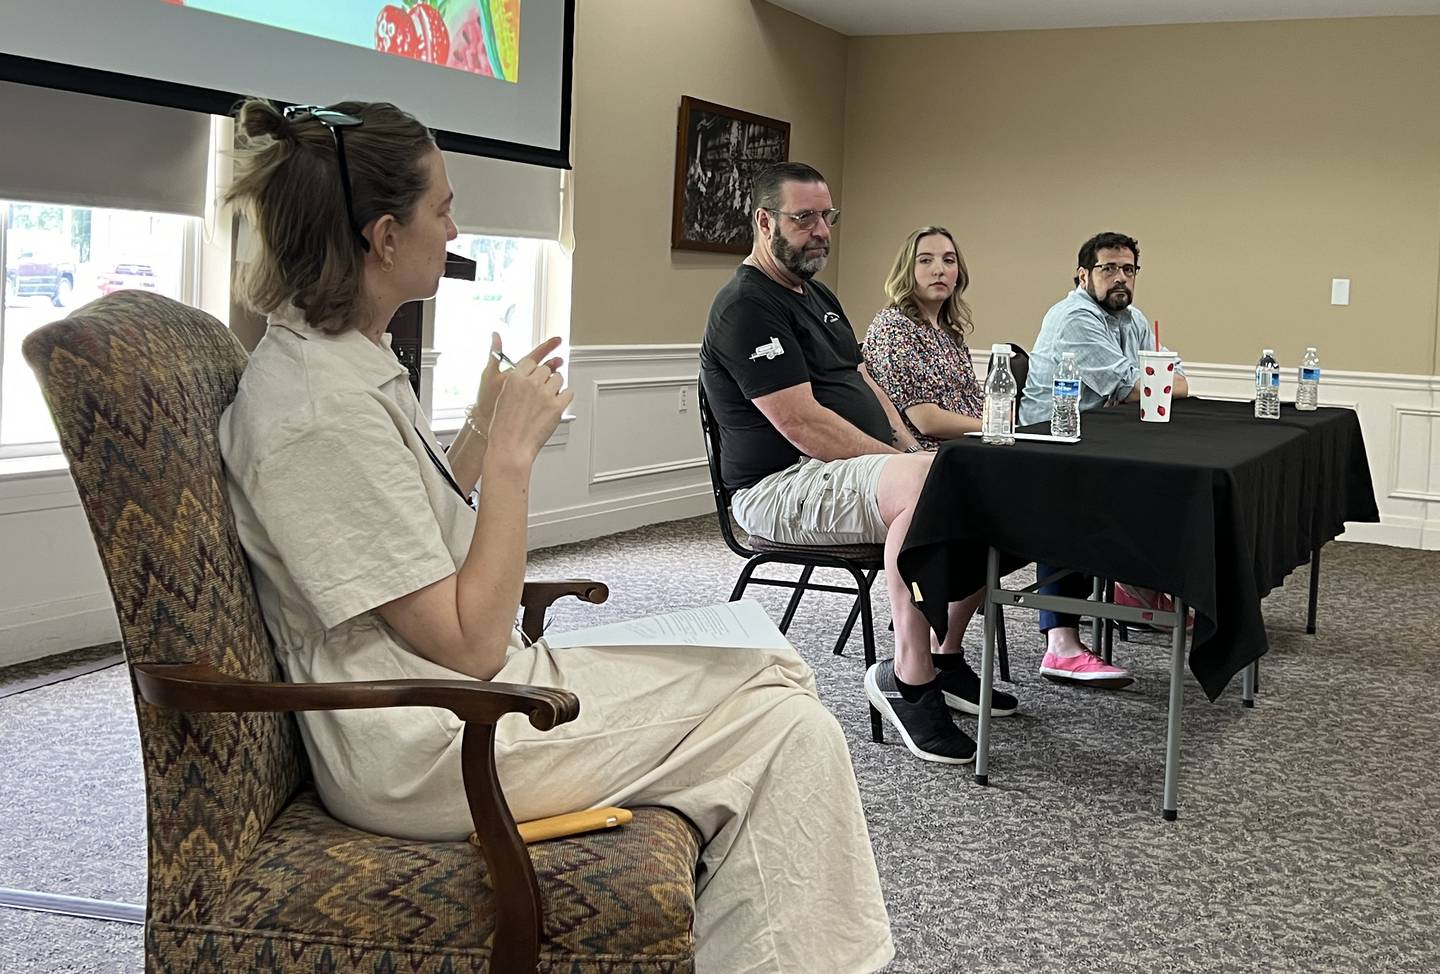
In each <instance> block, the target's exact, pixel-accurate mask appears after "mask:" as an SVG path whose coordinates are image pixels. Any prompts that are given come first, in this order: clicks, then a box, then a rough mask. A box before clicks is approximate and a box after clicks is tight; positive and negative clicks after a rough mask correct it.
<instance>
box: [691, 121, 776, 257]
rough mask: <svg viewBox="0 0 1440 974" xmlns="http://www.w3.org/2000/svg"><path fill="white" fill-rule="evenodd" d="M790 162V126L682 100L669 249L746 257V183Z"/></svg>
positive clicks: (748, 213)
mask: <svg viewBox="0 0 1440 974" xmlns="http://www.w3.org/2000/svg"><path fill="white" fill-rule="evenodd" d="M789 159H790V123H789V122H785V121H781V120H780V119H777V118H767V117H766V116H764V115H756V114H755V113H754V112H746V111H742V110H740V109H738V108H728V107H726V106H724V105H717V104H715V103H714V102H708V101H701V100H700V99H698V98H692V97H690V96H689V95H684V96H682V97H681V99H680V120H679V124H678V125H677V126H676V139H675V196H674V201H673V205H672V209H671V215H670V247H671V249H673V250H705V251H710V252H713V253H722V254H747V253H749V252H750V245H751V236H752V233H753V228H752V227H751V208H750V183H751V180H753V179H754V177H755V173H756V172H758V171H759V170H761V169H763V168H764V167H765V166H768V165H771V164H772V163H776V162H787V161H789Z"/></svg>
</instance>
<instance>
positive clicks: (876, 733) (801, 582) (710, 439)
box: [696, 377, 885, 744]
mask: <svg viewBox="0 0 1440 974" xmlns="http://www.w3.org/2000/svg"><path fill="white" fill-rule="evenodd" d="M696 388H697V390H698V395H697V396H696V399H697V401H698V403H699V406H700V410H699V411H700V431H701V432H702V433H703V434H704V439H705V459H706V461H707V463H708V464H709V467H710V487H711V492H712V493H713V494H714V497H715V514H716V517H717V519H718V520H719V522H720V536H721V537H723V538H724V539H725V546H726V547H727V548H729V549H730V550H731V551H733V552H735V554H737V555H739V556H740V557H741V558H744V559H745V567H744V568H742V569H741V570H740V577H739V578H738V579H736V581H735V587H734V588H733V589H731V591H730V601H731V602H734V601H736V600H737V599H739V598H740V597H741V596H742V595H744V594H745V589H746V588H747V587H748V586H750V585H770V586H773V587H776V588H788V589H790V590H791V594H790V600H789V602H787V603H786V605H785V612H784V613H783V614H782V615H781V617H780V623H779V629H780V631H781V632H782V633H783V632H786V631H788V630H789V628H790V623H791V621H792V620H793V619H794V618H795V610H796V609H797V608H799V606H800V599H801V598H802V597H803V596H804V595H805V593H806V592H835V593H837V594H841V595H853V596H855V602H854V604H853V605H852V606H851V607H850V614H849V616H848V617H847V618H846V620H845V625H844V627H843V628H842V629H841V630H840V636H839V638H838V639H836V640H835V648H834V649H833V650H832V653H833V654H834V655H836V656H843V655H845V645H846V644H847V643H848V642H849V641H850V634H851V633H852V632H853V631H854V629H855V622H856V620H857V619H859V620H860V633H861V639H862V642H863V644H864V651H865V669H866V670H869V668H870V667H871V666H874V665H875V623H874V613H873V611H872V608H871V604H870V589H871V586H872V585H873V584H874V582H875V577H876V576H877V575H878V574H880V572H881V571H882V570H883V569H884V567H885V565H884V561H883V555H879V556H877V557H875V558H863V557H855V556H854V555H848V556H847V555H846V554H841V553H839V551H854V549H855V547H856V546H854V545H837V546H835V548H836V549H838V550H828V551H827V550H826V546H822V545H815V546H808V545H787V544H780V543H779V542H774V541H769V540H768V539H762V538H758V537H753V536H752V537H750V538H748V539H747V540H749V541H750V545H754V547H751V546H749V545H746V544H743V543H741V541H740V539H739V537H738V536H737V535H736V533H735V527H734V525H733V523H732V522H731V519H730V490H729V488H727V487H726V486H725V482H724V480H722V479H721V476H720V424H719V423H717V422H716V421H715V414H714V413H713V412H711V410H710V402H709V400H708V399H707V398H706V395H705V383H704V381H703V377H702V379H701V380H700V381H698V382H697V383H696ZM762 545H763V547H762ZM874 547H876V548H880V547H881V546H879V545H876V546H874ZM771 563H775V564H782V565H795V566H798V567H799V568H800V577H799V578H798V579H789V578H771V577H764V576H756V575H755V569H757V568H759V567H760V566H761V565H766V564H771ZM817 568H833V569H835V570H836V571H842V572H848V573H849V574H850V576H851V577H852V578H854V579H855V584H854V585H853V586H849V585H831V584H827V583H823V582H815V581H811V576H812V575H813V574H814V572H815V569H817ZM870 738H871V740H873V741H875V743H877V744H879V743H882V742H884V740H885V733H884V725H883V724H882V722H881V720H880V712H879V711H877V710H876V709H875V708H874V707H873V706H872V707H870Z"/></svg>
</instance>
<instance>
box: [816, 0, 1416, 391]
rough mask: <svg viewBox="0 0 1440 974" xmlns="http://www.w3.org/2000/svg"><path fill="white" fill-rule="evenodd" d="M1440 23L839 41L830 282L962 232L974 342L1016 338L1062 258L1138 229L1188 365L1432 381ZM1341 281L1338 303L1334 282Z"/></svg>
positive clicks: (1140, 293) (1044, 303) (848, 292)
mask: <svg viewBox="0 0 1440 974" xmlns="http://www.w3.org/2000/svg"><path fill="white" fill-rule="evenodd" d="M1437 52H1440V17H1420V18H1379V19H1360V20H1329V21H1297V22H1279V23H1274V22H1272V23H1253V24H1207V25H1192V26H1178V27H1143V28H1126V29H1106V30H1071V31H1030V32H1007V33H979V34H947V35H929V36H921V37H892V38H856V39H854V40H852V41H851V43H850V49H849V55H850V56H849V67H848V70H849V81H848V85H847V105H846V118H845V184H844V192H843V194H842V196H841V199H840V204H841V205H842V206H843V207H844V210H845V222H844V224H843V226H842V229H841V233H840V237H841V239H842V241H843V244H842V245H843V246H844V248H845V264H844V268H843V273H842V274H841V277H840V287H841V291H840V293H841V298H842V299H843V301H844V303H845V306H846V308H847V310H848V311H849V313H850V318H851V320H852V321H853V322H854V323H855V325H856V328H857V330H860V331H863V330H864V326H865V323H867V322H868V321H869V318H870V315H871V314H873V312H874V310H875V308H876V307H877V306H878V304H879V302H880V301H881V300H882V295H881V283H882V281H883V278H884V275H885V272H886V270H887V269H888V267H889V263H890V261H891V260H892V259H893V257H894V254H895V251H896V250H897V249H898V247H899V244H900V242H901V240H902V239H903V238H904V236H905V234H906V233H908V232H909V231H910V230H911V229H913V228H914V227H915V226H919V225H921V224H924V223H940V224H944V225H947V226H949V227H950V228H951V229H952V230H953V231H955V232H956V234H957V236H958V238H959V241H960V244H961V248H962V250H963V251H964V252H965V256H966V258H967V261H968V263H969V266H970V270H971V275H972V280H973V283H972V286H971V290H970V292H969V297H970V298H971V302H972V305H973V306H974V309H975V314H976V322H977V330H976V334H975V337H974V339H973V341H972V344H974V345H977V346H979V345H988V344H989V343H990V342H992V341H997V340H1003V339H1014V340H1016V341H1019V342H1021V343H1022V344H1025V345H1027V346H1028V345H1030V344H1032V343H1033V340H1034V336H1035V333H1036V331H1037V329H1038V326H1039V321H1040V318H1041V316H1042V315H1043V313H1044V311H1045V309H1046V308H1047V307H1048V306H1049V305H1050V304H1051V303H1053V302H1054V301H1055V300H1057V299H1058V298H1059V296H1060V295H1061V294H1063V292H1064V291H1065V290H1066V289H1067V288H1068V287H1069V283H1070V277H1071V272H1072V268H1073V266H1074V261H1075V253H1076V250H1077V249H1078V247H1079V244H1080V243H1081V242H1082V241H1083V240H1084V239H1085V238H1086V237H1088V236H1089V235H1090V234H1092V233H1094V232H1097V231H1100V230H1108V229H1116V230H1121V231H1124V232H1127V233H1130V234H1133V235H1134V236H1136V237H1137V238H1138V239H1139V240H1140V244H1141V249H1142V251H1143V255H1142V256H1143V260H1142V263H1143V265H1144V272H1143V274H1142V276H1141V279H1140V282H1139V287H1138V289H1137V295H1136V296H1137V303H1138V304H1139V306H1140V307H1141V308H1142V309H1143V310H1144V311H1145V312H1146V313H1147V314H1149V315H1150V316H1151V317H1153V318H1158V319H1160V321H1161V326H1162V331H1163V337H1164V340H1165V342H1166V344H1167V345H1170V346H1171V347H1174V348H1176V349H1178V350H1179V351H1180V352H1181V353H1182V354H1183V355H1184V356H1186V357H1187V358H1189V359H1191V360H1192V361H1210V362H1237V363H1244V362H1249V361H1253V360H1254V358H1255V357H1256V356H1257V355H1258V354H1259V349H1260V346H1261V345H1262V343H1263V344H1267V345H1273V346H1274V347H1275V348H1276V349H1277V351H1278V353H1279V355H1280V357H1281V360H1282V362H1284V361H1288V362H1292V363H1293V362H1295V361H1296V360H1298V357H1299V355H1300V354H1301V352H1302V351H1303V347H1304V346H1305V345H1306V344H1318V345H1319V346H1320V349H1321V354H1322V359H1323V361H1324V363H1325V365H1326V366H1328V367H1331V368H1339V369H1355V370H1362V371H1377V372H1401V373H1422V374H1423V373H1434V372H1435V371H1436V364H1437V363H1436V345H1437V313H1436V296H1437V283H1440V282H1437V266H1440V112H1437V107H1436V106H1437V105H1440V56H1437ZM1332 277H1348V278H1351V280H1352V285H1351V287H1352V293H1351V304H1350V306H1349V307H1345V308H1338V307H1331V306H1330V304H1329V295H1330V279H1331V278H1332Z"/></svg>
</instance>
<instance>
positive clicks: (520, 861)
mask: <svg viewBox="0 0 1440 974" xmlns="http://www.w3.org/2000/svg"><path fill="white" fill-rule="evenodd" d="M464 734H465V737H464V740H463V741H462V743H461V752H460V754H461V757H460V760H461V765H462V767H463V768H464V778H465V795H466V797H467V798H468V799H469V802H470V816H471V818H472V819H473V820H474V822H475V829H476V831H477V832H479V833H480V834H479V838H480V851H481V854H482V855H484V857H485V865H486V867H487V868H488V870H489V873H490V883H491V886H492V888H493V890H494V894H495V902H494V908H495V940H494V945H493V948H492V951H491V955H490V969H491V970H492V971H515V972H517V974H519V972H526V974H530V972H533V971H534V970H535V969H536V968H537V967H538V966H539V964H540V931H541V930H542V929H544V922H545V917H544V912H543V907H542V906H541V904H540V883H539V881H538V880H537V879H536V878H535V867H534V866H533V865H532V864H531V862H530V853H529V851H528V850H527V849H526V848H525V843H524V842H522V841H521V840H520V833H519V832H518V831H516V829H515V819H514V817H513V816H512V815H511V814H510V807H509V805H507V804H506V803H505V795H504V793H503V792H502V791H501V790H500V778H499V775H498V774H497V773H496V770H495V725H494V724H480V723H475V722H470V721H467V722H466V724H465V731H464Z"/></svg>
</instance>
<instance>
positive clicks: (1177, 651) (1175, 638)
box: [1160, 596, 1185, 822]
mask: <svg viewBox="0 0 1440 974" xmlns="http://www.w3.org/2000/svg"><path fill="white" fill-rule="evenodd" d="M1175 616H1176V618H1177V619H1178V620H1179V621H1178V623H1177V625H1176V626H1175V630H1174V632H1173V633H1172V635H1171V637H1170V718H1169V721H1168V726H1167V727H1166V729H1165V804H1164V807H1163V809H1162V810H1161V812H1160V817H1161V818H1163V819H1164V820H1165V821H1167V822H1173V821H1175V818H1176V816H1177V815H1178V814H1179V812H1178V806H1177V804H1176V798H1177V796H1178V793H1179V791H1180V711H1181V710H1182V709H1184V706H1185V600H1184V599H1182V598H1180V597H1178V596H1177V597H1176V598H1175Z"/></svg>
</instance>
